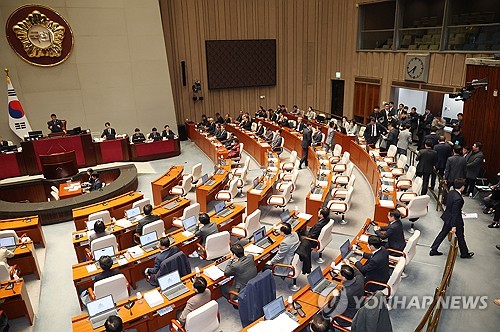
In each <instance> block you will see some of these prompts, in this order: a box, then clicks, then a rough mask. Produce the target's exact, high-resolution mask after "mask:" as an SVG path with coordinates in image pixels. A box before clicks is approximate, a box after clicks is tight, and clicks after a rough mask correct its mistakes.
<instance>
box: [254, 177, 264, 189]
mask: <svg viewBox="0 0 500 332" xmlns="http://www.w3.org/2000/svg"><path fill="white" fill-rule="evenodd" d="M253 187H254V189H257V190H262V189H264V188H265V187H266V183H265V182H260V177H256V178H255V179H253Z"/></svg>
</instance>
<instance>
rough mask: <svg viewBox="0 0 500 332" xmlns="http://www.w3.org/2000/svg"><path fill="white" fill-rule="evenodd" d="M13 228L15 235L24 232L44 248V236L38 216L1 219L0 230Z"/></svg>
mask: <svg viewBox="0 0 500 332" xmlns="http://www.w3.org/2000/svg"><path fill="white" fill-rule="evenodd" d="M9 229H10V230H13V231H15V232H16V234H17V236H19V237H20V236H21V235H23V234H26V235H28V236H29V238H30V239H31V241H33V243H38V244H41V245H42V246H43V247H44V248H45V237H44V236H43V231H42V225H41V224H40V220H39V219H38V216H31V217H26V218H15V219H3V220H1V221H0V230H1V231H3V230H9Z"/></svg>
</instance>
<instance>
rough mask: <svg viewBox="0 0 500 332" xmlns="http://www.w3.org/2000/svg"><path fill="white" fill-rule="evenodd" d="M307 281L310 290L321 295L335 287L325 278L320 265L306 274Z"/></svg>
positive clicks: (325, 294)
mask: <svg viewBox="0 0 500 332" xmlns="http://www.w3.org/2000/svg"><path fill="white" fill-rule="evenodd" d="M307 282H308V283H309V286H311V290H312V291H313V292H314V293H317V294H320V295H321V296H327V295H328V294H330V293H331V292H332V291H333V290H334V289H335V287H337V285H336V284H334V283H333V282H331V281H330V280H328V279H325V277H324V276H323V273H322V272H321V267H320V266H318V267H317V268H315V269H314V270H313V271H312V272H311V273H310V274H309V275H308V276H307Z"/></svg>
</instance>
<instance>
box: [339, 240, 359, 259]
mask: <svg viewBox="0 0 500 332" xmlns="http://www.w3.org/2000/svg"><path fill="white" fill-rule="evenodd" d="M340 255H341V256H342V259H349V257H351V256H353V255H357V254H356V253H355V252H354V251H353V250H352V248H351V241H349V239H347V240H346V241H345V242H344V244H342V245H341V246H340Z"/></svg>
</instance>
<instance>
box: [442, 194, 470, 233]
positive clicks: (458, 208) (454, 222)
mask: <svg viewBox="0 0 500 332" xmlns="http://www.w3.org/2000/svg"><path fill="white" fill-rule="evenodd" d="M463 206H464V199H463V197H462V195H461V194H460V193H459V192H458V191H456V190H455V189H453V190H450V192H449V193H448V195H446V209H445V210H444V213H443V214H442V215H441V219H443V221H444V223H445V224H446V225H449V226H451V227H464V220H463V218H462V207H463Z"/></svg>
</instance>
